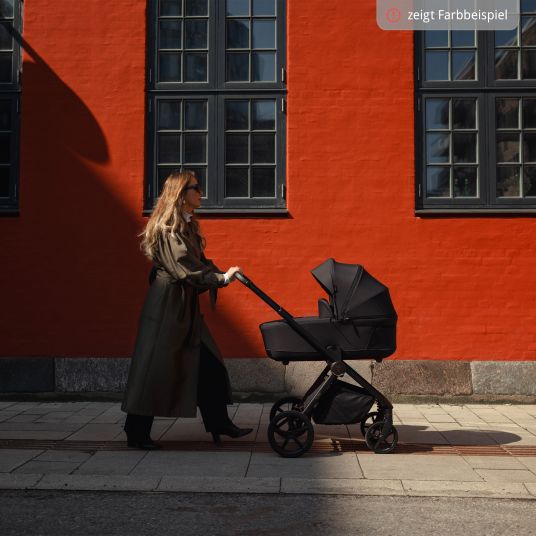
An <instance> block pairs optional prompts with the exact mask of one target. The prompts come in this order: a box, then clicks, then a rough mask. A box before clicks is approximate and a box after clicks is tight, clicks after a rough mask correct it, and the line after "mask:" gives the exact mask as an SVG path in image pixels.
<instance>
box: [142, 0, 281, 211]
mask: <svg viewBox="0 0 536 536" xmlns="http://www.w3.org/2000/svg"><path fill="white" fill-rule="evenodd" d="M275 2H276V9H277V22H276V28H277V30H276V50H277V51H276V81H275V82H227V81H226V80H225V66H226V64H225V53H226V49H225V45H226V43H225V39H226V13H225V5H226V2H225V0H208V4H209V15H208V20H209V23H208V26H209V29H208V39H209V43H208V75H207V78H208V81H207V82H198V83H192V82H180V83H179V82H159V81H158V80H157V76H156V69H157V68H158V43H157V39H158V31H157V24H158V14H157V10H158V5H159V4H158V0H148V1H147V77H146V81H147V83H146V125H147V129H146V132H147V135H146V158H145V186H144V214H146V215H149V214H151V212H152V210H153V207H154V203H155V202H156V199H157V193H158V187H159V184H158V180H159V178H158V171H157V153H156V152H157V134H156V132H157V128H158V127H157V102H158V101H159V100H162V99H166V98H167V99H171V100H173V99H207V100H208V101H209V106H208V138H207V151H208V156H207V167H208V169H209V175H210V177H212V178H213V181H212V182H210V181H209V183H208V188H207V190H208V191H207V192H206V193H205V194H204V195H205V196H206V197H205V198H204V199H203V205H202V208H201V209H199V210H198V211H197V212H204V213H226V212H230V213H232V212H237V213H248V212H249V213H256V212H259V213H276V214H277V213H286V212H287V209H286V150H285V149H286V94H287V89H286V9H287V2H286V0H275ZM211 43H216V44H217V45H216V46H211ZM226 99H274V100H275V101H276V162H275V165H276V179H275V180H276V191H275V194H276V196H275V197H274V198H224V196H223V188H224V181H225V176H224V168H225V162H224V154H225V150H224V121H223V114H224V109H223V106H224V104H223V103H224V101H225V100H226ZM250 166H251V163H250Z"/></svg>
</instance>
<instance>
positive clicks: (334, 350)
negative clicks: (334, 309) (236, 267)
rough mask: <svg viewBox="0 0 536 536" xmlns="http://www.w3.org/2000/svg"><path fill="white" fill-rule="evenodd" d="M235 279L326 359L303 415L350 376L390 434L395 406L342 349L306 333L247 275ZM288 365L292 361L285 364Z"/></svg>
mask: <svg viewBox="0 0 536 536" xmlns="http://www.w3.org/2000/svg"><path fill="white" fill-rule="evenodd" d="M236 278H237V279H238V280H239V281H240V282H241V283H242V284H244V285H245V286H246V287H248V288H249V289H250V290H251V291H252V292H253V293H255V294H256V295H257V296H258V297H259V298H261V299H262V300H263V301H264V302H265V303H266V304H267V305H269V306H270V307H271V308H272V309H273V310H274V311H275V312H276V313H277V314H278V315H279V316H281V318H283V320H285V322H287V324H288V325H289V326H290V327H291V328H292V329H293V330H294V331H295V332H296V333H298V334H299V335H300V336H301V337H302V338H303V339H305V340H306V341H307V342H308V343H309V344H310V345H311V346H312V347H313V348H314V349H315V350H316V351H317V352H318V353H319V354H321V355H322V356H324V358H325V361H326V367H325V368H324V370H322V372H321V373H320V375H319V376H318V377H317V379H316V380H315V381H314V382H313V384H312V385H311V387H310V388H309V389H308V390H307V392H306V393H305V395H304V397H303V402H304V407H303V411H302V413H304V414H305V415H307V416H308V417H309V418H310V417H311V415H312V413H313V410H314V408H315V407H316V405H317V404H318V400H319V398H320V397H321V396H322V394H323V393H324V392H325V391H326V390H327V389H329V387H330V385H331V383H332V382H333V381H334V380H335V379H336V378H338V377H340V376H343V375H344V374H348V376H350V377H351V378H352V379H353V380H354V381H355V382H356V383H357V384H358V385H360V386H361V387H362V388H363V389H365V390H367V391H368V392H369V393H370V394H371V396H373V397H374V399H375V400H376V403H377V405H378V413H379V414H380V416H381V420H382V421H383V423H384V424H383V428H382V432H383V433H384V434H385V435H387V434H388V433H389V431H390V430H391V428H392V425H393V405H392V404H391V402H390V401H389V400H388V399H387V398H386V397H385V396H384V395H383V394H382V393H381V392H380V391H378V390H377V389H376V388H375V387H374V386H373V385H371V384H370V383H369V382H367V381H366V380H365V378H363V377H362V376H361V375H360V374H358V373H357V372H356V371H355V370H354V369H353V368H352V367H351V366H350V365H348V363H346V362H345V361H344V360H343V357H342V350H341V349H340V348H339V347H336V346H330V347H327V348H324V347H323V346H322V345H321V344H320V343H319V342H318V341H317V339H316V338H315V337H314V336H312V335H311V334H310V333H309V332H307V331H306V330H305V329H304V328H302V326H300V324H298V323H297V322H296V321H295V320H294V317H293V316H292V315H291V314H290V313H289V312H288V311H286V310H285V309H284V308H283V307H281V305H279V304H278V303H277V302H275V301H274V300H273V299H272V298H270V296H268V295H267V294H266V293H265V292H263V291H262V290H261V289H260V288H259V287H258V286H257V285H255V283H253V281H251V279H249V278H248V277H247V276H245V275H244V274H242V273H240V272H237V274H236ZM282 362H283V363H284V364H285V365H287V364H288V363H289V361H285V360H283V361H282Z"/></svg>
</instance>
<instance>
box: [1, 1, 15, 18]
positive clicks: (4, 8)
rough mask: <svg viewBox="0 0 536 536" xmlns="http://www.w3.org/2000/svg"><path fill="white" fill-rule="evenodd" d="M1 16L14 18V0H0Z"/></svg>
mask: <svg viewBox="0 0 536 536" xmlns="http://www.w3.org/2000/svg"><path fill="white" fill-rule="evenodd" d="M0 17H4V18H6V19H11V18H13V0H0Z"/></svg>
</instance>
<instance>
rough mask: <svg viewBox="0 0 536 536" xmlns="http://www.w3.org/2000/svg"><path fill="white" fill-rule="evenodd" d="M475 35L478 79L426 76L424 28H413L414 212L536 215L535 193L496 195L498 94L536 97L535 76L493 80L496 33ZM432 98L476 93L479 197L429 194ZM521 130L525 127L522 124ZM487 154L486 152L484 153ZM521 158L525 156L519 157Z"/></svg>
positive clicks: (501, 95)
mask: <svg viewBox="0 0 536 536" xmlns="http://www.w3.org/2000/svg"><path fill="white" fill-rule="evenodd" d="M476 34H477V47H476V50H477V58H478V59H477V70H476V73H477V78H478V80H475V81H426V80H425V71H424V69H425V61H426V56H425V46H424V38H425V32H424V31H416V32H414V53H415V56H414V64H415V77H414V87H415V179H416V180H415V212H416V214H421V215H426V214H434V213H439V214H441V213H445V214H455V213H458V212H459V213H464V214H468V213H474V214H495V213H496V214H508V213H513V214H515V213H528V214H530V213H534V214H536V197H531V198H498V197H497V196H496V167H497V164H496V141H495V140H496V129H495V121H496V117H495V99H496V98H497V97H499V98H501V97H503V98H508V97H512V98H517V97H531V98H535V97H536V79H528V80H514V79H512V80H496V79H495V32H494V31H479V32H476ZM430 97H443V98H453V97H454V98H456V97H462V98H463V97H468V98H470V97H476V98H477V102H478V105H477V108H478V113H479V121H478V124H477V127H478V131H479V136H478V147H479V148H478V154H479V162H478V167H479V181H480V194H481V195H480V199H479V200H475V199H474V198H439V197H437V198H427V197H426V186H427V184H426V145H425V143H426V140H425V137H426V125H425V121H426V117H425V109H426V106H425V100H426V98H430ZM521 130H522V131H523V129H521ZM486 155H487V156H486ZM520 162H522V159H520Z"/></svg>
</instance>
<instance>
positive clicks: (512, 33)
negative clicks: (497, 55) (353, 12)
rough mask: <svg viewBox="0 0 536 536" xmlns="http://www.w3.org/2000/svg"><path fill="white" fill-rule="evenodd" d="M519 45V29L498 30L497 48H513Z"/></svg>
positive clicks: (496, 34)
mask: <svg viewBox="0 0 536 536" xmlns="http://www.w3.org/2000/svg"><path fill="white" fill-rule="evenodd" d="M516 45H517V27H516V28H514V29H513V30H497V31H496V32H495V46H497V47H501V46H503V47H507V46H508V47H512V46H516Z"/></svg>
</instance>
